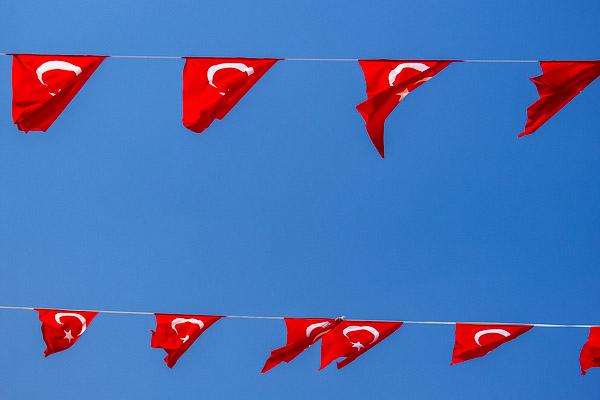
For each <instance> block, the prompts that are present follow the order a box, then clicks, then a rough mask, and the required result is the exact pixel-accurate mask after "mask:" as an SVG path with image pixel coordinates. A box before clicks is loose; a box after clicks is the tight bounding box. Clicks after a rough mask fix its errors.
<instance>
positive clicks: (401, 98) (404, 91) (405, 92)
mask: <svg viewBox="0 0 600 400" xmlns="http://www.w3.org/2000/svg"><path fill="white" fill-rule="evenodd" d="M409 93H410V92H409V91H408V89H404V90H403V91H402V92H400V93H396V96H400V98H399V99H398V101H402V100H404V98H405V97H406V96H408V94H409Z"/></svg>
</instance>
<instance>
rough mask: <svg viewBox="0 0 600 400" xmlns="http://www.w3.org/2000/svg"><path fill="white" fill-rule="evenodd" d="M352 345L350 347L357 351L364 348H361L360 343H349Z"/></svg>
mask: <svg viewBox="0 0 600 400" xmlns="http://www.w3.org/2000/svg"><path fill="white" fill-rule="evenodd" d="M350 343H352V347H354V348H355V349H356V350H357V351H361V350H362V349H364V348H365V346H363V344H362V343H361V342H356V343H354V342H350Z"/></svg>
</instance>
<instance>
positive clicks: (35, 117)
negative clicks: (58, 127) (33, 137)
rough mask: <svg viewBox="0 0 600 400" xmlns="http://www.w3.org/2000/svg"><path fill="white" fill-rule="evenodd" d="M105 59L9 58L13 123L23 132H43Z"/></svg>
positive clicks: (30, 56)
mask: <svg viewBox="0 0 600 400" xmlns="http://www.w3.org/2000/svg"><path fill="white" fill-rule="evenodd" d="M105 58H106V57H103V56H60V55H30V54H15V55H13V66H12V89H13V101H12V114H13V122H14V123H15V124H17V127H18V128H19V129H20V130H22V131H24V132H29V131H44V132H45V131H46V130H47V129H48V128H49V127H50V125H52V123H53V122H54V121H55V120H56V118H58V116H59V115H60V113H61V112H63V110H64V109H65V108H66V107H67V105H68V104H69V103H70V102H71V100H72V99H73V97H75V95H76V94H77V92H79V89H81V88H82V87H83V85H84V84H85V82H86V81H87V80H88V79H89V77H90V76H92V74H93V73H94V71H95V70H96V68H98V67H99V66H100V64H101V63H102V61H104V59H105Z"/></svg>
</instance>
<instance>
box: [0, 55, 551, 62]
mask: <svg viewBox="0 0 600 400" xmlns="http://www.w3.org/2000/svg"><path fill="white" fill-rule="evenodd" d="M17 54H34V53H0V56H12V55H17ZM60 55H63V56H75V55H81V54H69V53H66V54H65V53H61V54H60ZM103 56H104V57H109V58H122V59H142V60H176V59H182V58H186V57H207V58H227V57H225V56H161V55H129V54H123V55H118V54H115V55H103ZM275 58H276V59H278V60H281V61H313V62H357V61H359V59H358V58H332V57H281V58H277V57H275ZM391 59H394V60H397V59H400V60H413V59H418V60H421V61H435V60H440V58H435V59H433V58H431V59H429V58H418V57H417V58H414V57H412V58H411V57H393V58H391ZM447 60H448V61H452V62H466V63H537V62H539V61H540V60H526V59H466V60H461V59H447ZM552 61H561V60H552Z"/></svg>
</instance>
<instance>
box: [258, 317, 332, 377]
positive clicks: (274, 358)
mask: <svg viewBox="0 0 600 400" xmlns="http://www.w3.org/2000/svg"><path fill="white" fill-rule="evenodd" d="M284 321H285V326H286V328H287V343H286V345H285V346H283V347H280V348H278V349H275V350H273V351H272V352H271V355H270V356H269V358H268V359H267V361H266V362H265V366H264V367H263V369H262V371H261V373H265V372H267V371H269V370H270V369H272V368H274V367H276V366H277V365H279V364H280V363H281V362H286V363H288V362H290V361H292V360H293V359H294V358H296V357H297V356H298V355H299V354H300V353H302V352H303V351H304V350H306V349H307V348H308V347H310V346H311V345H313V344H314V343H316V342H317V341H318V340H319V339H320V338H321V337H322V336H323V335H324V334H326V333H327V332H329V331H330V330H331V329H332V328H334V327H335V326H336V325H337V324H338V323H339V322H340V320H335V319H326V318H319V319H314V318H285V319H284Z"/></svg>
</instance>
